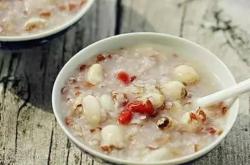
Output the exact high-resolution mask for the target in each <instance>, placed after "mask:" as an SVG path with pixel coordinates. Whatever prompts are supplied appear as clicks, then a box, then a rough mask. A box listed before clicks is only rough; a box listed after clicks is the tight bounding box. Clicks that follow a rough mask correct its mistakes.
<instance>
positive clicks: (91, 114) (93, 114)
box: [82, 95, 102, 127]
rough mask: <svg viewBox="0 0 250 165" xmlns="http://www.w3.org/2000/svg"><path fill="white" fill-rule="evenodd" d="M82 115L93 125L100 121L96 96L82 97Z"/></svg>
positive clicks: (99, 109) (99, 108) (99, 110)
mask: <svg viewBox="0 0 250 165" xmlns="http://www.w3.org/2000/svg"><path fill="white" fill-rule="evenodd" d="M82 103H83V109H84V116H85V118H86V120H87V121H88V122H89V124H90V125H91V126H93V127H96V126H98V124H99V123H100V121H101V114H102V113H101V107H100V103H99V102H98V100H97V99H96V97H94V96H92V95H88V96H86V97H84V98H83V101H82Z"/></svg>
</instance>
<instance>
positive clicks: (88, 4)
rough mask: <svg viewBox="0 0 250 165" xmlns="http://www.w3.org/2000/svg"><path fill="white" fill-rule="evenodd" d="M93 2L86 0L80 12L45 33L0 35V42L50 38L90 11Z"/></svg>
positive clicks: (92, 0)
mask: <svg viewBox="0 0 250 165" xmlns="http://www.w3.org/2000/svg"><path fill="white" fill-rule="evenodd" d="M94 1H95V0H87V2H86V4H85V5H84V6H83V7H82V8H81V9H80V11H78V12H77V14H75V15H74V16H73V17H72V18H71V19H69V21H66V22H64V23H63V24H60V25H58V26H55V27H53V28H49V29H47V30H45V31H42V32H39V33H35V34H30V35H29V34H28V35H23V36H1V35H0V42H20V41H30V40H36V39H42V38H45V37H48V36H51V35H53V34H56V33H58V32H60V31H63V30H65V29H67V28H68V27H70V26H71V25H73V24H74V23H76V22H77V21H78V20H80V18H81V17H82V16H83V15H84V14H85V13H86V12H87V11H88V10H89V9H90V7H91V6H92V5H93V3H94Z"/></svg>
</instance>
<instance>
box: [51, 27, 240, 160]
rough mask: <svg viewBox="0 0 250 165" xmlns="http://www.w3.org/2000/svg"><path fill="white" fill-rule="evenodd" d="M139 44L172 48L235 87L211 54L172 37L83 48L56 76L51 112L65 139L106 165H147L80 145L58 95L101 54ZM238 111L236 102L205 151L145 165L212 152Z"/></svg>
mask: <svg viewBox="0 0 250 165" xmlns="http://www.w3.org/2000/svg"><path fill="white" fill-rule="evenodd" d="M138 43H155V44H156V43H159V44H163V45H166V46H168V47H172V48H173V50H175V51H176V53H177V54H180V55H183V56H186V57H188V58H190V59H195V61H197V62H199V63H202V64H203V66H204V67H206V68H207V69H208V70H210V71H211V73H212V74H214V75H215V76H216V78H218V80H219V81H220V82H221V85H222V86H223V87H229V86H232V85H234V84H235V80H234V77H233V75H232V73H231V72H230V71H229V69H228V68H227V67H226V66H225V64H224V63H222V62H221V61H220V60H219V59H218V58H217V57H216V56H215V55H214V54H212V53H211V52H209V51H208V50H206V49H204V48H202V47H201V46H199V45H197V44H195V43H193V42H191V41H188V40H186V39H183V38H179V37H175V36H172V35H166V34H158V33H144V32H142V33H129V34H122V35H118V36H113V37H110V38H106V39H103V40H101V41H98V42H96V43H94V44H92V45H90V46H88V47H86V48H84V49H83V50H81V51H80V52H79V53H77V54H76V55H75V56H74V57H72V58H71V59H70V60H69V61H68V62H67V63H66V64H65V66H64V67H63V68H62V70H61V71H60V73H59V75H58V76H57V78H56V81H55V84H54V87H53V92H52V105H53V110H54V114H55V116H56V119H57V121H58V123H59V125H60V126H61V127H62V129H63V131H64V132H65V133H66V135H67V136H68V137H69V139H70V140H71V141H73V142H74V143H75V144H76V145H77V146H78V147H79V148H81V149H82V150H84V151H86V152H88V153H90V154H91V155H93V156H96V157H98V158H101V159H102V160H106V161H109V162H114V163H119V164H136V165H142V164H143V165H146V164H147V163H145V162H143V163H142V162H135V161H129V160H122V159H118V158H115V157H111V156H108V155H105V154H103V153H101V152H99V151H96V150H94V149H92V148H90V147H89V146H88V145H86V144H84V143H83V142H81V141H80V139H79V138H78V137H76V136H74V135H73V134H72V133H71V131H70V129H69V128H68V127H67V126H66V125H65V123H64V117H65V116H64V115H65V114H63V113H62V107H61V106H62V104H61V93H60V91H61V88H62V87H63V86H64V83H65V82H66V80H67V79H68V78H69V77H70V76H71V75H72V74H73V73H74V72H75V70H76V69H77V68H78V66H79V65H80V64H82V63H84V62H86V61H87V60H88V59H89V58H91V57H93V56H95V55H96V54H99V53H101V52H105V51H109V50H113V49H118V48H121V47H127V46H130V45H134V44H138ZM238 108H239V102H238V100H237V101H235V102H234V103H233V105H232V106H231V108H230V110H229V114H228V119H227V123H226V125H225V129H224V132H223V133H222V134H221V135H220V136H219V137H218V138H217V139H216V140H215V141H214V142H213V143H211V144H209V145H208V146H207V147H205V148H203V149H202V150H200V151H198V152H196V153H194V154H191V155H187V156H184V157H180V158H177V159H172V160H166V161H161V162H152V163H148V165H149V164H150V165H160V164H179V163H184V162H188V161H191V160H194V159H196V158H198V157H200V156H202V155H204V154H206V153H207V152H209V151H210V150H212V149H213V148H214V147H215V146H216V145H218V144H219V143H220V142H221V140H222V139H224V138H225V136H226V135H227V134H228V132H229V131H230V129H231V128H232V126H233V124H234V122H235V120H236V117H237V114H238Z"/></svg>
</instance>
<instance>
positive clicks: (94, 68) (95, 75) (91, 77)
mask: <svg viewBox="0 0 250 165" xmlns="http://www.w3.org/2000/svg"><path fill="white" fill-rule="evenodd" d="M87 81H88V82H89V83H91V84H94V85H96V84H99V83H100V82H101V81H103V68H102V66H101V65H100V64H93V65H91V67H90V68H89V70H88V74H87Z"/></svg>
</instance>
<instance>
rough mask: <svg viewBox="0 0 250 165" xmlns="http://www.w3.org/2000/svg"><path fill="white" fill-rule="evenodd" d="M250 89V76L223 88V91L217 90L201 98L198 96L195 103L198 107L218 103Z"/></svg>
mask: <svg viewBox="0 0 250 165" xmlns="http://www.w3.org/2000/svg"><path fill="white" fill-rule="evenodd" d="M248 91H250V78H249V79H247V80H245V81H242V82H240V83H238V84H237V85H234V86H232V87H229V88H226V89H223V90H221V91H218V92H215V93H213V94H210V95H208V96H204V97H201V98H198V99H197V100H196V101H195V105H196V106H197V107H206V106H209V105H212V104H216V103H218V102H221V101H224V100H226V99H229V98H234V97H237V96H239V95H241V94H242V93H245V92H248Z"/></svg>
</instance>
